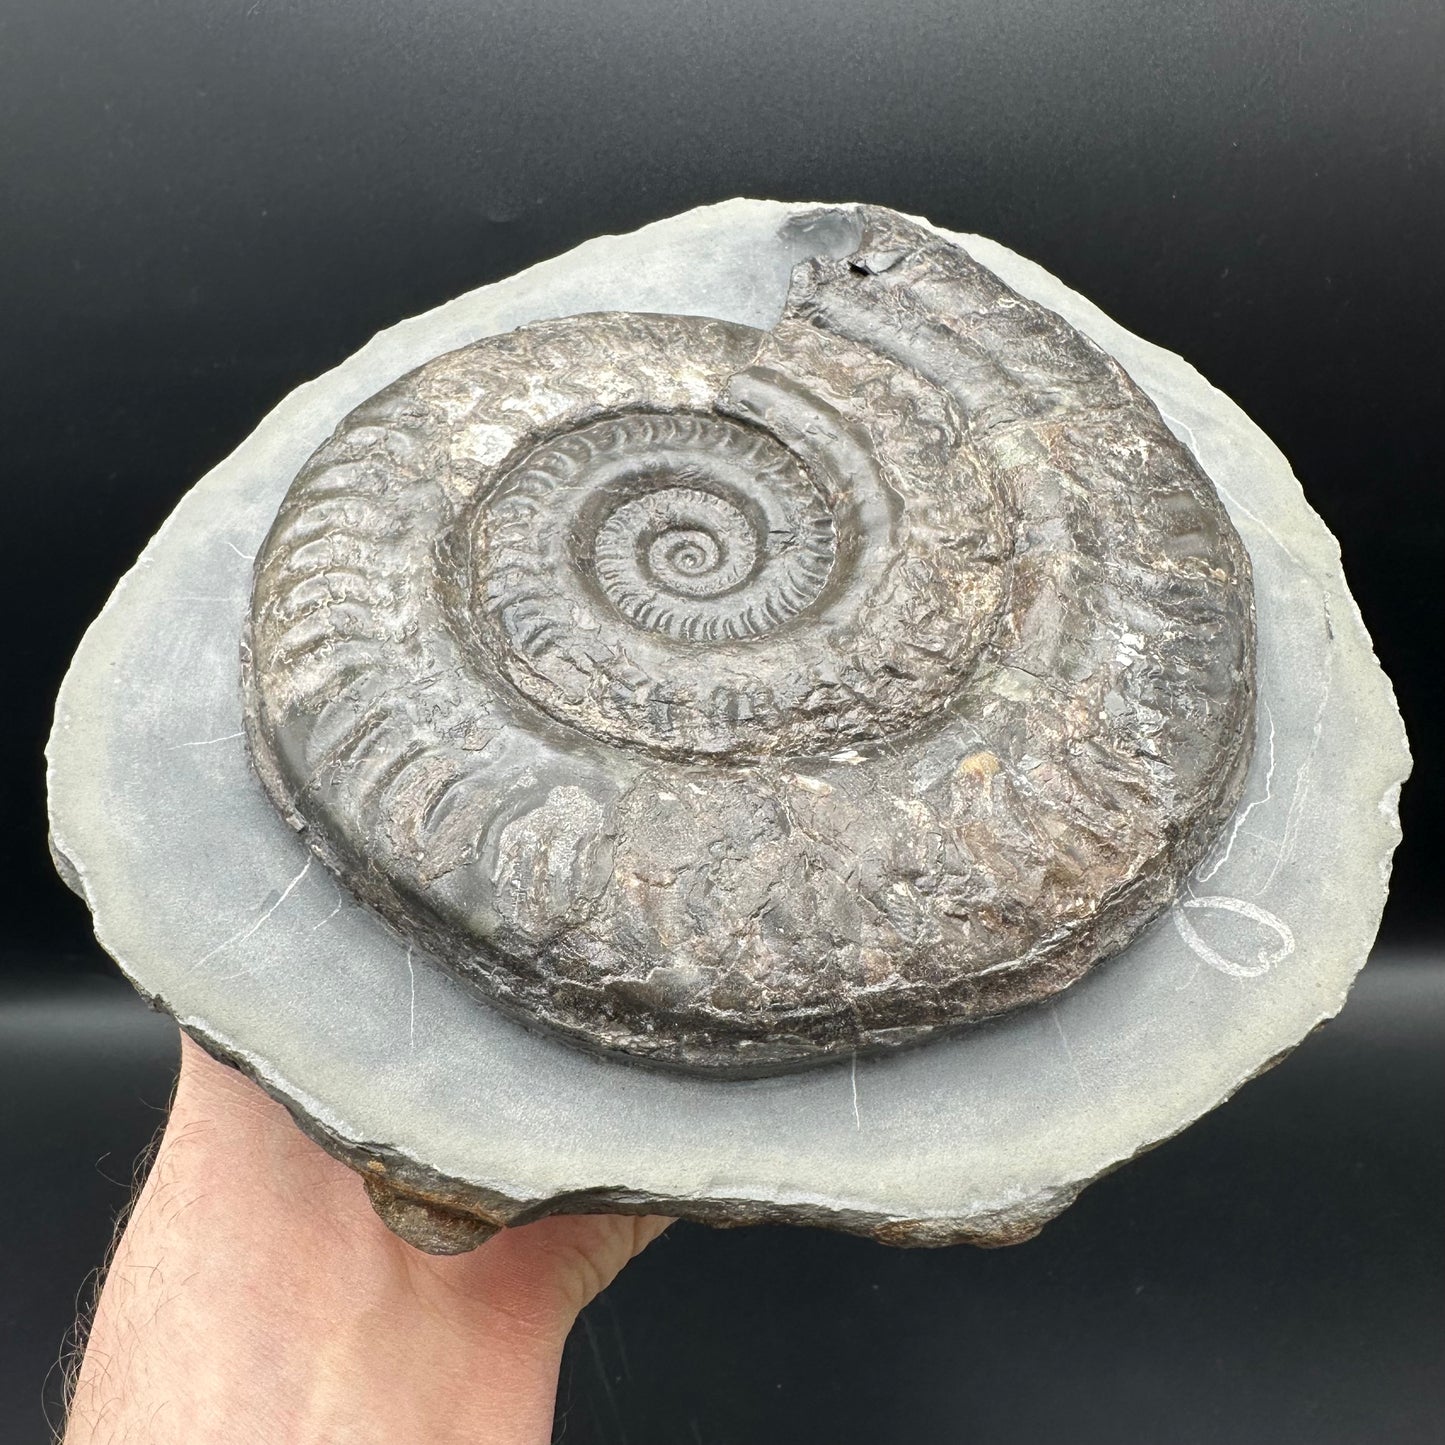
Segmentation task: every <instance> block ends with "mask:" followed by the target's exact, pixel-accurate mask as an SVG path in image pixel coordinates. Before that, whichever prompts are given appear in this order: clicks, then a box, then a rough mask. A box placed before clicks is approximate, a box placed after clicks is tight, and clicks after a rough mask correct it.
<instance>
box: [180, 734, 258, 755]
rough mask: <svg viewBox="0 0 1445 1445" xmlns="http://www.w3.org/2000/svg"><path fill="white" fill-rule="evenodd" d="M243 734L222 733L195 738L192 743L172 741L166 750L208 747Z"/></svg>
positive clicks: (229, 740)
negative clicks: (215, 735) (217, 735)
mask: <svg viewBox="0 0 1445 1445" xmlns="http://www.w3.org/2000/svg"><path fill="white" fill-rule="evenodd" d="M245 736H246V734H245V733H222V734H221V736H220V737H218V738H197V739H196V741H195V742H193V743H172V744H171V745H170V747H168V748H167V749H166V751H167V752H168V753H173V752H175V751H176V749H177V748H208V747H210V746H211V745H212V744H213V743H228V742H231V741H232V740H233V739H234V738H243V737H245Z"/></svg>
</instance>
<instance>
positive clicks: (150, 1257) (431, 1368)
mask: <svg viewBox="0 0 1445 1445" xmlns="http://www.w3.org/2000/svg"><path fill="white" fill-rule="evenodd" d="M661 1225H662V1221H655V1220H628V1219H619V1218H612V1219H579V1218H571V1219H555V1220H545V1221H542V1222H541V1223H539V1224H536V1225H532V1226H529V1227H527V1228H526V1229H521V1230H515V1231H511V1230H505V1231H503V1232H502V1233H501V1234H500V1235H498V1236H497V1237H496V1238H495V1239H493V1240H492V1241H490V1242H489V1243H487V1244H486V1245H484V1246H482V1248H480V1249H479V1250H477V1251H476V1252H475V1253H473V1254H470V1255H463V1256H458V1257H455V1258H440V1259H438V1258H432V1257H429V1256H426V1255H422V1254H419V1253H418V1252H417V1251H415V1250H413V1249H411V1248H410V1247H409V1246H407V1245H405V1244H403V1243H401V1241H399V1240H397V1239H396V1238H395V1237H394V1236H392V1235H391V1234H390V1233H389V1232H388V1231H387V1230H386V1229H385V1228H384V1226H383V1225H382V1224H381V1223H380V1221H379V1220H378V1219H377V1218H376V1217H375V1215H374V1214H373V1213H372V1211H371V1209H370V1207H369V1205H368V1204H367V1202H366V1198H365V1195H364V1193H363V1190H362V1188H361V1183H360V1181H359V1180H358V1179H357V1177H356V1176H355V1175H354V1174H353V1173H352V1172H351V1171H350V1170H349V1169H347V1168H346V1167H345V1166H344V1165H342V1164H339V1163H338V1162H336V1161H335V1160H333V1159H331V1158H330V1157H329V1156H328V1155H326V1154H325V1153H324V1152H323V1151H322V1150H320V1149H319V1148H318V1147H317V1146H316V1145H314V1144H313V1143H311V1142H310V1141H309V1140H308V1139H306V1138H305V1137H304V1136H303V1135H302V1134H301V1133H300V1132H299V1131H298V1130H297V1129H296V1127H295V1125H294V1124H293V1123H292V1121H291V1119H290V1118H289V1116H288V1115H287V1114H286V1112H285V1110H284V1109H282V1108H281V1106H280V1105H278V1104H276V1103H274V1102H273V1101H272V1100H270V1099H268V1098H266V1097H265V1096H264V1095H263V1094H262V1093H261V1092H260V1090H258V1089H256V1088H255V1087H254V1086H253V1085H251V1084H250V1083H249V1082H247V1081H246V1080H245V1079H243V1078H241V1076H240V1075H238V1074H235V1073H233V1072H232V1071H231V1070H229V1069H225V1068H223V1067H222V1066H221V1065H219V1064H216V1063H215V1062H214V1061H212V1060H210V1059H209V1058H207V1057H206V1056H205V1055H204V1054H203V1053H202V1052H201V1051H200V1050H199V1049H198V1048H196V1047H195V1046H194V1045H192V1044H190V1043H189V1041H187V1042H186V1043H185V1045H184V1047H183V1051H182V1068H181V1076H180V1082H179V1084H178V1086H177V1093H176V1100H175V1104H174V1107H173V1109H172V1113H171V1117H170V1121H169V1123H168V1125H167V1127H166V1131H165V1135H164V1137H163V1139H162V1141H161V1143H160V1145H159V1148H158V1151H157V1154H156V1159H155V1163H154V1165H153V1167H152V1169H151V1173H150V1176H149V1177H148V1178H147V1180H146V1182H145V1186H144V1188H143V1189H142V1191H141V1194H140V1197H139V1200H138V1201H137V1203H136V1207H135V1210H134V1212H133V1214H132V1216H131V1219H130V1222H129V1224H128V1225H127V1227H126V1230H125V1234H124V1236H123V1238H122V1239H121V1241H120V1243H119V1245H118V1247H117V1250H116V1254H115V1258H114V1261H113V1262H112V1264H111V1267H110V1271H109V1274H108V1276H107V1279H106V1283H105V1287H104V1290H103V1291H102V1294H101V1298H100V1301H99V1304H98V1307H97V1311H96V1316H95V1320H94V1323H93V1326H92V1329H91V1335H90V1341H89V1344H88V1346H87V1348H86V1352H85V1358H84V1361H83V1364H82V1368H81V1371H80V1377H79V1381H78V1384H77V1387H76V1391H75V1397H74V1403H73V1407H72V1413H71V1421H70V1427H69V1430H68V1432H67V1435H66V1445H91V1442H109V1441H114V1440H127V1441H130V1440H135V1441H142V1440H144V1441H146V1442H148V1445H170V1442H172V1441H175V1442H182V1441H184V1442H187V1445H209V1442H229V1441H237V1442H240V1441H245V1442H253V1441H262V1440H264V1441H266V1442H267V1445H302V1442H305V1445H321V1442H333V1441H334V1442H336V1445H343V1442H344V1445H369V1442H372V1441H375V1442H378V1445H380V1442H386V1445H402V1442H407V1441H412V1440H415V1441H418V1442H422V1441H425V1442H428V1445H448V1442H452V1441H456V1442H462V1441H465V1442H467V1445H493V1442H495V1445H523V1442H527V1445H532V1442H540V1441H546V1440H547V1439H548V1438H549V1436H550V1431H551V1422H552V1411H553V1402H554V1397H555V1392H556V1382H557V1368H558V1363H559V1361H560V1358H561V1351H562V1345H563V1343H564V1341H565V1339H566V1336H567V1331H568V1329H569V1328H570V1326H571V1323H572V1321H573V1319H574V1318H575V1315H576V1312H577V1310H578V1309H579V1308H580V1307H581V1305H582V1304H583V1303H585V1301H586V1299H587V1298H589V1297H590V1296H591V1294H592V1293H594V1292H595V1290H596V1289H597V1288H600V1287H601V1286H602V1285H603V1284H605V1283H606V1282H607V1280H609V1279H610V1278H611V1276H612V1275H613V1274H615V1273H616V1270H617V1269H619V1268H620V1267H621V1265H622V1264H623V1263H625V1262H626V1260H627V1259H628V1258H630V1257H631V1255H632V1254H633V1253H635V1252H636V1251H637V1249H639V1248H640V1247H641V1246H642V1245H643V1244H645V1243H646V1241H647V1240H648V1239H650V1238H651V1237H652V1236H653V1235H654V1234H655V1233H656V1232H657V1231H658V1229H660V1228H661Z"/></svg>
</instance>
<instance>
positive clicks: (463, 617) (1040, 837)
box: [243, 208, 1254, 1074]
mask: <svg viewBox="0 0 1445 1445" xmlns="http://www.w3.org/2000/svg"><path fill="white" fill-rule="evenodd" d="M856 219H857V221H858V225H859V229H860V234H861V242H860V245H859V247H858V250H857V251H856V252H855V253H854V254H853V255H852V256H850V257H848V258H847V259H846V260H843V261H834V260H829V259H815V260H812V261H808V262H805V263H804V264H803V265H801V266H800V267H798V269H797V271H796V272H795V275H794V280H793V287H792V291H791V293H790V296H789V301H788V306H787V308H786V310H785V312H784V315H783V317H782V319H781V320H780V321H779V322H778V324H777V325H776V326H774V327H773V328H772V330H771V331H767V332H762V331H756V330H753V329H751V328H748V327H743V326H738V325H734V324H730V323H726V322H721V321H713V320H709V319H705V318H698V317H686V316H650V315H632V314H625V313H607V314H599V315H590V316H576V317H567V318H563V319H561V320H558V321H548V322H541V323H538V324H535V325H532V326H528V327H524V328H522V329H520V330H518V331H515V332H512V333H510V334H508V335H505V336H497V337H490V338H487V339H485V340H483V341H480V342H477V343H476V344H474V345H472V346H469V347H466V348H464V349H463V350H461V351H457V352H453V353H451V354H449V355H447V356H442V357H439V358H437V359H436V360H435V361H433V362H431V363H429V364H428V365H426V366H423V367H421V368H420V369H419V370H417V371H415V372H412V373H411V374H410V375H408V376H405V377H403V378H402V379H401V380H400V381H398V382H397V383H395V384H394V385H393V386H391V387H388V388H387V389H386V390H385V391H383V392H381V393H379V394H378V395H377V396H375V397H373V398H372V399H371V400H370V401H368V402H366V403H365V404H364V405H363V406H361V407H360V408H358V409H357V410H356V411H355V412H353V413H352V415H351V416H350V417H348V418H347V419H346V421H345V422H343V424H342V425H341V427H340V428H339V429H338V430H337V432H336V433H335V435H334V436H333V437H332V438H331V440H330V441H328V442H327V443H326V444H325V445H324V446H323V447H321V448H320V450H319V451H317V453H316V454H315V455H314V456H313V457H312V458H311V460H310V461H309V462H308V463H307V464H306V466H305V467H304V468H303V470H302V471H301V473H300V475H299V476H298V477H297V478H296V481H295V482H294V484H293V485H292V487H291V489H290V491H289V493H288V494H287V497H286V500H285V502H284V504H283V506H282V508H281V511H280V513H279V515H278V517H277V519H276V523H275V525H274V527H273V529H272V531H271V534H270V536H269V538H268V540H267V543H266V546H265V548H264V549H263V551H262V553H261V555H260V557H259V558H258V559H257V568H256V585H255V596H254V605H253V614H252V622H251V628H250V633H249V636H248V639H247V643H246V647H245V649H244V668H243V672H244V681H245V693H246V727H247V733H248V736H249V739H250V744H251V750H252V755H253V758H254V760H255V763H256V767H257V770H258V772H259V773H260V776H261V778H262V780H263V782H264V783H265V785H266V787H267V789H268V791H269V792H270V795H271V797H272V798H273V800H274V801H275V803H276V805H277V806H278V808H280V809H281V811H282V812H283V813H284V814H285V815H286V816H287V817H288V818H289V819H290V820H291V821H292V822H293V823H294V824H295V825H296V826H297V827H299V828H301V829H302V830H303V832H304V834H305V836H306V838H307V840H308V842H309V843H310V845H311V846H312V848H313V849H314V850H315V851H316V852H317V853H318V854H320V855H321V856H322V857H323V858H324V859H325V860H326V861H327V863H328V864H329V865H330V866H331V867H332V868H333V869H335V870H336V872H337V873H338V874H340V876H341V877H342V878H343V879H344V880H345V881H346V882H347V884H348V885H349V886H350V887H351V888H352V890H353V891H354V892H356V893H357V894H358V895H359V896H360V897H362V898H363V899H364V900H365V901H366V902H368V903H369V904H371V905H372V906H373V907H374V908H376V909H377V910H378V911H379V912H380V913H382V914H383V915H384V916H385V917H387V918H388V919H389V920H390V921H391V922H392V923H393V924H394V925H395V926H396V927H397V928H398V929H399V930H401V931H402V932H404V933H405V934H406V935H407V936H408V937H410V938H413V939H415V940H417V941H418V942H419V943H420V944H421V945H422V946H423V947H425V948H427V949H429V950H430V951H432V952H433V953H434V954H435V955H437V956H438V957H440V958H441V959H443V960H445V961H446V962H447V963H449V964H450V965H451V966H452V967H453V968H454V969H456V970H457V971H458V972H459V973H460V974H461V975H463V976H464V977H466V978H468V979H469V980H471V981H473V982H474V983H475V984H477V985H478V986H479V987H480V988H481V989H482V990H483V991H484V992H485V993H486V994H487V995H488V996H489V997H490V998H491V999H492V1000H493V1001H494V1002H496V1003H497V1004H499V1005H501V1006H503V1007H505V1008H507V1009H509V1010H511V1011H513V1012H514V1013H516V1014H518V1015H519V1016H520V1017H522V1018H523V1019H524V1020H527V1021H530V1022H533V1023H537V1024H541V1025H546V1026H548V1027H551V1028H553V1029H557V1030H560V1031H562V1032H564V1033H566V1034H567V1035H569V1036H571V1037H572V1038H574V1039H576V1040H578V1041H581V1042H585V1043H586V1044H588V1045H590V1046H592V1047H596V1048H600V1049H607V1050H619V1051H623V1052H626V1053H628V1054H631V1055H634V1056H636V1057H640V1058H645V1059H649V1060H652V1061H654V1062H657V1063H665V1064H672V1065H677V1066H681V1067H686V1068H692V1069H698V1070H707V1071H713V1072H717V1073H739V1074H745V1073H748V1072H762V1071H769V1070H778V1069H785V1068H790V1067H796V1066H798V1065H800V1064H802V1063H805V1062H808V1061H812V1060H819V1059H824V1058H828V1057H832V1056H835V1055H839V1054H847V1053H850V1052H851V1051H853V1050H856V1049H867V1048H878V1047H884V1046H891V1045H897V1044H901V1043H906V1042H911V1041H915V1040H918V1039H921V1038H924V1037H926V1036H927V1035H929V1034H930V1033H933V1032H935V1031H937V1030H940V1029H944V1028H947V1027H949V1026H950V1025H954V1024H958V1023H961V1022H964V1021H967V1020H972V1019H978V1018H982V1017H986V1016H987V1015H989V1014H993V1013H997V1012H1000V1011H1002V1010H1004V1009H1008V1008H1012V1007H1014V1006H1017V1005H1019V1004H1023V1003H1027V1002H1030V1001H1032V1000H1036V999H1040V998H1043V997H1046V996H1047V995H1049V994H1051V993H1053V992H1055V991H1057V990H1058V989H1061V988H1063V987H1065V986H1066V985H1067V984H1069V983H1071V982H1072V981H1073V980H1074V979H1076V978H1077V977H1078V976H1079V975H1080V974H1081V973H1082V972H1084V971H1085V970H1086V969H1087V968H1088V967H1089V966H1090V965H1091V964H1093V963H1094V962H1096V961H1097V960H1099V959H1100V958H1103V957H1106V956H1108V955H1109V954H1111V953H1113V952H1116V951H1117V950H1118V949H1120V948H1122V947H1123V946H1124V944H1125V943H1127V942H1128V941H1129V939H1130V938H1131V937H1132V936H1133V935H1134V934H1135V933H1136V932H1137V931H1138V930H1139V929H1140V928H1141V927H1142V926H1143V925H1144V924H1145V923H1147V922H1148V921H1149V920H1150V919H1151V918H1152V917H1154V916H1155V915H1156V914H1157V913H1158V911H1159V910H1160V909H1161V908H1163V907H1164V906H1165V905H1166V904H1167V903H1168V901H1169V900H1170V899H1171V898H1172V896H1173V894H1174V892H1175V890H1176V888H1177V885H1178V882H1179V880H1180V878H1181V877H1182V876H1183V875H1184V873H1185V872H1187V871H1188V869H1189V868H1191V867H1192V866H1193V865H1194V863H1195V862H1196V861H1197V860H1198V859H1199V858H1200V856H1201V855H1202V853H1203V852H1204V850H1205V849H1206V848H1207V847H1208V845H1209V843H1210V841H1211V840H1212V839H1213V837H1214V836H1215V834H1216V833H1217V831H1218V829H1219V827H1220V825H1221V824H1222V823H1223V821H1224V820H1225V819H1226V818H1227V817H1228V815H1229V813H1230V812H1231V811H1232V809H1233V807H1234V803H1235V801H1236V798H1237V796H1238V792H1239V789H1240V786H1241V784H1242V780H1243V776H1244V769H1245V766H1246V764H1247V762H1248V753H1249V739H1250V738H1251V736H1252V720H1253V697H1254V692H1253V636H1254V634H1253V604H1252V595H1251V589H1250V579H1249V566H1248V560H1247V558H1246V555H1245V552H1244V549H1243V547H1242V546H1241V544H1240V542H1239V539H1238V537H1237V536H1236V534H1235V532H1234V529H1233V528H1232V526H1231V525H1230V523H1229V520H1228V518H1227V516H1226V515H1225V513H1224V510H1223V508H1222V507H1221V505H1220V503H1219V501H1218V498H1217V497H1216V496H1215V494H1214V491H1213V489H1212V487H1211V486H1210V484H1209V481H1208V479H1207V478H1206V477H1205V476H1204V475H1203V473H1202V472H1201V471H1200V469H1199V467H1198V466H1197V465H1196V463H1195V462H1194V460H1193V459H1192V458H1191V457H1190V455H1189V454H1188V452H1187V451H1185V449H1184V448H1183V447H1182V446H1180V445H1179V443H1178V442H1177V441H1176V440H1175V439H1174V438H1173V436H1172V435H1171V434H1170V433H1169V432H1168V430H1167V429H1166V428H1165V426H1164V425H1163V423H1162V421H1161V420H1160V418H1159V415H1158V413H1157V412H1156V411H1155V409H1154V407H1153V406H1152V405H1151V403H1150V402H1149V401H1148V400H1147V399H1146V398H1145V397H1144V396H1143V395H1142V394H1141V393H1140V392H1139V391H1138V389H1137V388H1136V387H1135V386H1134V385H1133V383H1132V382H1131V381H1130V380H1129V379H1128V377H1127V376H1125V375H1124V373H1123V372H1122V371H1121V370H1120V369H1119V367H1118V366H1117V365H1116V364H1115V363H1114V362H1113V361H1111V360H1110V359H1109V358H1108V357H1107V356H1105V355H1104V354H1103V353H1102V352H1101V351H1099V350H1098V349H1097V348H1096V347H1095V346H1093V345H1092V344H1091V343H1090V342H1088V341H1086V340H1085V339H1084V338H1083V337H1081V336H1080V335H1079V334H1078V333H1076V332H1075V331H1073V330H1072V329H1071V328H1070V327H1069V326H1068V325H1067V324H1066V323H1065V322H1063V321H1062V320H1061V319H1060V318H1059V317H1057V316H1055V315H1054V314H1053V313H1051V312H1048V311H1046V310H1044V309H1043V308H1041V307H1039V306H1037V305H1035V304H1033V303H1031V302H1029V301H1026V300H1024V299H1023V298H1021V297H1019V296H1018V295H1016V294H1015V293H1014V292H1012V291H1010V290H1009V289H1008V288H1007V287H1006V286H1004V285H1003V283H1002V282H1001V281H999V279H998V278H997V277H996V276H994V275H993V274H992V273H991V272H989V271H987V270H986V269H984V268H983V267H981V266H979V265H978V264H977V263H976V262H974V261H973V260H971V259H970V258H969V257H968V256H967V255H966V254H965V253H964V252H963V251H961V250H960V249H959V248H957V247H956V246H953V245H951V244H949V243H947V242H945V241H944V240H942V239H941V238H940V237H938V236H937V235H936V234H934V233H933V232H931V231H928V230H926V229H924V228H921V227H919V226H916V225H914V224H913V223H911V222H907V221H905V220H903V219H902V218H901V217H898V216H896V215H894V214H892V213H891V212H887V211H881V210H875V209H868V208H865V209H861V210H859V211H858V212H857V215H856Z"/></svg>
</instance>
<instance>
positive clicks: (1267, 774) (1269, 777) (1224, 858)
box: [1199, 697, 1274, 883]
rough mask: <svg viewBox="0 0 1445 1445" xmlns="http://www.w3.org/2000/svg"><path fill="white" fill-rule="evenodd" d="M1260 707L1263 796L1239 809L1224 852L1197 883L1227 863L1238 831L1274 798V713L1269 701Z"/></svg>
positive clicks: (1261, 703) (1263, 702)
mask: <svg viewBox="0 0 1445 1445" xmlns="http://www.w3.org/2000/svg"><path fill="white" fill-rule="evenodd" d="M1259 702H1260V706H1261V707H1262V708H1263V709H1264V715H1265V718H1266V720H1267V721H1268V723H1269V762H1268V763H1267V764H1266V765H1265V769H1264V796H1263V797H1262V798H1256V799H1255V800H1254V802H1252V803H1250V804H1249V806H1248V807H1246V808H1242V809H1240V811H1239V812H1238V813H1236V814H1235V817H1234V825H1233V827H1231V828H1230V830H1229V838H1228V841H1227V842H1226V843H1225V845H1224V851H1223V852H1222V853H1221V854H1220V855H1219V857H1218V858H1216V859H1215V860H1214V862H1213V863H1211V864H1210V865H1209V866H1208V867H1207V868H1201V869H1200V870H1199V881H1200V882H1201V883H1207V882H1208V881H1209V880H1210V879H1211V878H1213V877H1214V875H1215V874H1216V873H1218V872H1219V870H1220V869H1221V868H1223V867H1224V865H1225V864H1226V863H1228V862H1229V855H1230V854H1231V853H1233V852H1234V843H1235V840H1236V839H1237V838H1238V837H1239V831H1240V829H1241V828H1243V827H1244V825H1245V823H1246V822H1247V821H1248V820H1249V815H1250V814H1251V813H1252V812H1254V810H1255V809H1256V808H1262V807H1263V806H1264V805H1265V804H1266V803H1268V802H1269V801H1270V800H1271V799H1272V798H1273V797H1274V712H1273V710H1272V709H1271V708H1270V705H1269V699H1268V698H1267V697H1261V698H1260V700H1259ZM1249 836H1250V837H1252V838H1255V837H1258V836H1259V834H1257V833H1254V832H1251V833H1250V834H1249Z"/></svg>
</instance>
